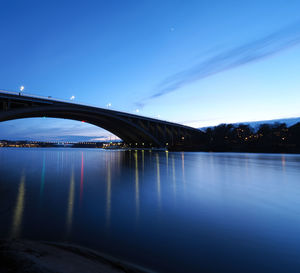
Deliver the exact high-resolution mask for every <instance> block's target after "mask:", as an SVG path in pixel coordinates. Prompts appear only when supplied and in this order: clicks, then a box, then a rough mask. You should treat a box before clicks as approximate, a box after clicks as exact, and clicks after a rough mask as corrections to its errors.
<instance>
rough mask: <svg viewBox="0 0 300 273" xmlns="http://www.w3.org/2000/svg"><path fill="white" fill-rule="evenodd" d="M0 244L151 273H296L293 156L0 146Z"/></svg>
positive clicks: (299, 267) (298, 231)
mask: <svg viewBox="0 0 300 273" xmlns="http://www.w3.org/2000/svg"><path fill="white" fill-rule="evenodd" d="M0 237H1V238H26V239H34V240H47V241H58V242H62V241H63V242H71V243H74V244H79V245H83V246H87V247H90V248H93V249H96V250H98V251H100V252H104V253H107V254H109V255H112V256H115V257H118V258H120V259H123V260H126V261H129V262H132V263H136V264H139V265H141V266H145V267H148V268H150V269H153V270H155V271H158V272H244V273H245V272H298V271H300V259H299V253H300V156H299V155H286V154H244V153H200V152H185V153H184V152H182V153H181V152H156V151H108V150H101V149H72V148H0Z"/></svg>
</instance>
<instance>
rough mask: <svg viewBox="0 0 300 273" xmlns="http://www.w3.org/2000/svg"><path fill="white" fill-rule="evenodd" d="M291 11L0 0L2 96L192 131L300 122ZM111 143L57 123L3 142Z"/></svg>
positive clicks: (241, 4)
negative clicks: (69, 139) (68, 103)
mask: <svg viewBox="0 0 300 273" xmlns="http://www.w3.org/2000/svg"><path fill="white" fill-rule="evenodd" d="M299 10H300V2H299V1H293V0H289V1H278V0H273V1H263V0H261V1H253V0H252V1H226V0H222V1H221V0H219V1H212V0H210V1H200V0H197V1H192V0H189V1H176V0H170V1H167V0H164V1H154V0H152V1H123V0H122V1H121V0H119V1H113V0H112V1H53V0H52V1H30V0H29V1H14V0H7V1H6V0H0V35H1V36H0V37H1V43H0V60H1V66H0V89H5V90H11V91H17V90H18V88H19V87H20V86H21V85H24V86H25V92H27V93H32V94H38V95H45V96H49V95H51V96H52V97H57V98H61V99H69V98H70V97H71V96H72V95H74V96H75V100H76V101H77V102H82V103H87V104H92V105H97V106H99V107H106V105H107V104H108V103H111V104H112V109H117V110H121V111H126V112H130V113H136V110H137V109H139V113H138V114H140V115H145V116H150V117H159V118H161V119H165V120H170V121H175V122H178V123H183V124H186V125H190V126H194V127H202V126H209V125H216V124H219V123H222V122H227V123H228V122H243V121H255V120H267V119H277V118H287V117H298V116H300V108H299V101H300V92H299V90H300V79H299V71H300V15H299V12H298V11H299ZM66 136H78V137H80V136H81V137H82V138H83V139H84V140H86V138H84V137H87V138H89V139H95V138H102V137H106V136H110V134H109V133H108V132H105V131H104V130H102V129H100V128H97V127H95V126H92V125H88V124H82V123H79V122H74V121H67V120H56V119H27V120H16V121H9V122H3V123H1V124H0V139H1V138H14V139H16V138H17V139H24V138H31V139H47V140H51V139H57V138H60V139H61V138H63V137H66Z"/></svg>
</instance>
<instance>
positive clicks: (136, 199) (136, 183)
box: [134, 151, 140, 218]
mask: <svg viewBox="0 0 300 273" xmlns="http://www.w3.org/2000/svg"><path fill="white" fill-rule="evenodd" d="M134 161H135V206H136V217H137V218H138V216H139V207H140V197H139V168H138V154H137V151H135V153H134Z"/></svg>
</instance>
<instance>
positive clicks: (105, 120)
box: [0, 105, 163, 147]
mask: <svg viewBox="0 0 300 273" xmlns="http://www.w3.org/2000/svg"><path fill="white" fill-rule="evenodd" d="M33 117H51V118H62V119H70V120H77V121H84V122H86V123H89V124H93V125H95V126H98V127H100V128H103V129H105V130H107V131H109V132H111V133H113V134H114V135H116V136H118V137H119V138H120V139H122V140H123V141H124V142H125V143H128V144H133V145H135V143H138V144H141V143H144V144H145V145H146V146H147V145H150V144H151V145H153V146H154V147H161V146H162V145H163V144H162V143H161V142H160V141H159V140H158V139H156V138H155V137H154V136H153V135H151V134H150V133H149V132H147V131H146V130H145V129H144V128H142V127H141V126H139V125H138V124H135V123H134V122H132V121H130V120H129V119H125V118H122V117H120V116H117V115H112V114H111V113H110V112H109V111H105V109H104V111H97V112H96V113H92V112H91V111H89V110H87V109H84V108H76V107H72V106H71V107H70V106H64V105H63V106H62V105H46V106H34V107H23V108H17V109H13V110H9V111H6V112H4V113H1V115H0V121H8V120H15V119H21V118H33Z"/></svg>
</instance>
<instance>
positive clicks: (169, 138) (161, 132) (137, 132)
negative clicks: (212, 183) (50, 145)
mask: <svg viewBox="0 0 300 273" xmlns="http://www.w3.org/2000/svg"><path fill="white" fill-rule="evenodd" d="M32 117H51V118H63V119H71V120H77V121H84V122H87V123H90V124H93V125H96V126H99V127H101V128H103V129H105V130H107V131H109V132H111V133H113V134H114V135H116V136H118V137H119V138H120V139H122V140H123V141H124V142H125V143H126V144H128V145H129V146H131V147H139V148H142V147H145V148H146V147H157V148H165V147H168V148H169V149H175V150H186V149H190V148H191V147H193V146H198V145H200V144H201V142H202V140H203V138H204V133H203V132H202V131H200V130H198V129H195V128H192V127H188V126H184V125H181V124H176V123H172V122H167V121H163V120H158V119H153V118H148V117H143V116H139V115H134V114H129V113H125V112H120V111H115V110H110V109H104V108H98V107H92V106H88V105H83V104H77V103H74V102H68V101H61V100H56V99H52V98H51V97H48V98H46V97H39V96H32V95H24V94H19V93H15V92H8V91H0V122H1V121H7V120H13V119H21V118H32Z"/></svg>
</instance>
